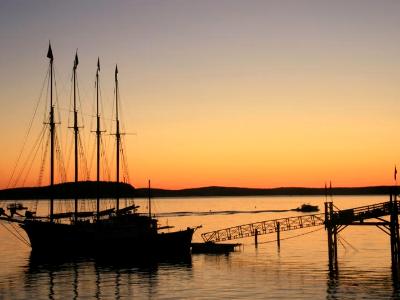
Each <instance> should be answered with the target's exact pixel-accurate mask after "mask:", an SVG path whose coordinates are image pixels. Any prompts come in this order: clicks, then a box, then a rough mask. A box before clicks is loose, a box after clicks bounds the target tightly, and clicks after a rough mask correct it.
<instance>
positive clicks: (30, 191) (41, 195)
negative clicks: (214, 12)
mask: <svg viewBox="0 0 400 300" xmlns="http://www.w3.org/2000/svg"><path fill="white" fill-rule="evenodd" d="M394 191H395V187H394V186H367V187H335V188H332V189H331V190H325V189H324V188H305V187H279V188H241V187H222V186H209V187H199V188H189V189H180V190H167V189H158V188H152V189H151V197H157V198H161V197H217V196H230V197H233V196H324V195H326V193H327V194H328V196H329V195H389V194H390V193H393V192H394ZM76 193H77V196H78V198H79V199H94V198H96V197H97V195H98V196H99V197H101V198H114V197H116V196H117V195H118V196H119V197H123V198H147V197H148V189H147V188H138V189H135V188H134V187H133V186H131V185H130V184H127V183H118V184H117V183H115V182H107V181H102V182H100V183H99V185H97V182H96V181H82V182H78V183H73V182H67V183H61V184H56V185H54V187H53V195H54V198H55V199H70V198H74V197H75V196H76ZM50 195H51V190H50V186H44V187H24V188H13V189H4V190H0V199H3V200H5V199H7V200H24V199H27V200H28V199H48V198H50Z"/></svg>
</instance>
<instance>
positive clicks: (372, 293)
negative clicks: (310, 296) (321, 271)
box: [326, 269, 400, 300]
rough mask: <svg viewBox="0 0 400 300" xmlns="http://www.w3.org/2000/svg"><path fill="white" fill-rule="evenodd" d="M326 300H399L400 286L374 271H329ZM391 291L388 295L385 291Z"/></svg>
mask: <svg viewBox="0 0 400 300" xmlns="http://www.w3.org/2000/svg"><path fill="white" fill-rule="evenodd" d="M327 274H328V280H327V293H326V299H329V300H333V299H355V298H363V299H364V298H365V299H383V298H384V299H399V296H400V289H399V287H400V285H399V282H398V281H397V280H395V277H393V276H394V274H393V273H392V277H390V276H388V275H387V274H382V273H380V272H374V271H368V272H366V271H360V270H356V269H346V270H344V271H340V272H339V271H329V272H328V273H327ZM390 290H391V291H392V294H391V295H390V294H388V293H387V291H390Z"/></svg>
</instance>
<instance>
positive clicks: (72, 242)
mask: <svg viewBox="0 0 400 300" xmlns="http://www.w3.org/2000/svg"><path fill="white" fill-rule="evenodd" d="M20 226H21V227H22V228H23V229H24V230H25V232H26V233H27V235H28V237H29V240H30V244H31V247H32V251H33V252H36V253H39V252H40V253H49V254H52V255H61V254H83V255H92V254H93V255H109V254H110V253H118V254H143V255H157V256H163V255H181V254H185V253H186V254H187V253H190V247H191V241H192V236H193V232H194V229H192V228H188V229H186V230H182V231H175V232H168V233H158V232H157V231H156V230H151V229H146V230H143V228H142V229H140V228H138V226H136V224H133V225H131V224H113V223H101V222H100V223H80V224H62V223H54V222H43V221H36V220H26V221H25V222H24V223H23V224H21V225H20Z"/></svg>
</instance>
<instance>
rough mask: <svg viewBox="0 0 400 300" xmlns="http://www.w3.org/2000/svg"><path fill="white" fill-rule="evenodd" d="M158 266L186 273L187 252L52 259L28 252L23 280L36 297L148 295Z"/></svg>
mask: <svg viewBox="0 0 400 300" xmlns="http://www.w3.org/2000/svg"><path fill="white" fill-rule="evenodd" d="M160 268H162V269H164V270H165V269H167V270H179V271H180V272H181V271H182V270H183V271H186V272H189V273H190V272H191V269H192V260H191V256H190V255H188V256H184V257H177V258H154V257H153V258H136V257H119V258H118V259H111V258H105V257H102V258H88V257H68V258H65V257H64V258H63V259H56V258H54V257H45V256H40V255H36V254H31V256H30V258H29V263H28V265H27V267H26V269H25V272H24V274H25V277H24V284H25V290H29V291H30V293H31V294H32V295H37V298H48V299H57V298H61V297H63V298H67V299H81V298H85V297H91V298H93V297H94V298H95V299H102V298H113V299H120V298H124V297H129V298H130V297H133V296H134V294H139V293H140V295H141V296H143V295H148V296H149V298H151V295H152V294H154V293H157V286H158V280H159V276H158V272H159V269H160ZM31 283H35V284H34V285H32V284H31ZM45 289H47V291H45Z"/></svg>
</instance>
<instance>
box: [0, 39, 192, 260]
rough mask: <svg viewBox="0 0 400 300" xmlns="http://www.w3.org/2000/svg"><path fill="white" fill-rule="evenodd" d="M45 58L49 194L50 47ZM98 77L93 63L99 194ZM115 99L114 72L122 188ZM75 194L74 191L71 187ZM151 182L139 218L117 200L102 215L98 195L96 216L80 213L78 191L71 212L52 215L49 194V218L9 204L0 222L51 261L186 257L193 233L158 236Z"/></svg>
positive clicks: (52, 139) (90, 212) (52, 126)
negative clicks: (68, 257)
mask: <svg viewBox="0 0 400 300" xmlns="http://www.w3.org/2000/svg"><path fill="white" fill-rule="evenodd" d="M47 58H49V70H50V71H49V72H50V76H49V81H50V82H49V86H50V93H49V94H50V95H49V96H50V106H49V116H48V123H47V127H48V129H49V131H50V157H49V158H50V163H49V165H50V185H49V187H50V191H52V190H53V187H54V185H55V183H54V177H55V176H54V165H55V151H58V150H57V149H56V146H55V140H56V137H55V126H56V121H55V111H54V107H55V105H54V102H53V94H54V92H53V77H54V76H53V70H54V66H53V62H54V56H53V51H52V48H51V45H50V44H49V48H48V52H47ZM78 63H79V62H78V55H77V53H76V55H75V59H74V65H73V98H74V101H73V105H74V106H73V114H74V121H73V122H74V123H73V127H72V129H73V131H74V150H75V151H74V152H75V157H74V158H75V159H74V162H75V164H74V165H75V166H74V167H75V169H74V175H75V177H74V179H75V184H77V183H78V182H79V178H78V174H79V173H78V163H79V153H78V152H79V149H78V147H79V146H78V143H79V129H80V126H79V124H78V117H77V103H76V71H77V66H78ZM99 73H100V60H98V61H97V71H96V94H97V96H96V103H97V105H96V120H97V122H96V123H97V125H96V131H95V133H96V148H97V170H96V176H97V178H96V180H97V192H99V189H100V185H99V183H100V156H101V153H100V152H101V150H100V143H101V134H102V132H103V130H102V128H101V127H100V114H99ZM118 102H119V98H118V67H117V66H116V68H115V133H113V135H114V136H115V141H116V157H115V159H116V184H117V185H118V184H119V183H120V152H121V135H122V134H123V133H121V131H120V120H119V110H118V109H119V107H118V106H119V105H118V104H119V103H118ZM75 188H76V185H75ZM150 191H151V188H150V181H149V203H148V212H147V213H138V206H136V205H135V204H131V205H125V206H124V207H122V205H121V201H120V198H119V195H118V191H117V195H116V199H115V200H113V202H114V206H113V207H111V208H107V209H101V205H100V200H101V199H100V197H99V193H98V196H97V199H96V209H95V210H83V211H82V210H79V200H78V191H76V193H75V195H76V197H75V199H73V210H71V211H62V212H59V211H57V212H56V211H55V204H56V203H55V202H56V201H55V198H57V197H56V196H57V195H54V193H52V192H50V194H51V197H50V199H49V214H48V215H43V216H39V215H37V214H36V211H35V210H30V209H28V207H26V206H25V205H22V204H20V203H12V204H8V205H7V206H5V207H4V208H3V207H0V221H5V222H10V223H17V224H18V225H19V227H20V228H22V229H23V230H24V231H25V232H26V234H27V236H28V238H29V244H30V246H31V248H32V252H36V253H46V254H51V255H53V256H54V255H55V256H57V255H65V254H84V255H91V254H95V255H97V254H98V255H102V254H105V255H108V254H110V253H111V252H113V253H118V254H122V253H127V254H134V253H136V254H137V253H140V254H143V255H180V254H186V253H190V247H191V241H192V236H193V233H194V231H195V228H189V227H188V228H187V229H185V230H180V231H173V232H169V231H168V232H162V229H163V228H162V227H161V226H159V225H158V220H157V219H156V218H155V217H154V216H152V214H151V197H150Z"/></svg>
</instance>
